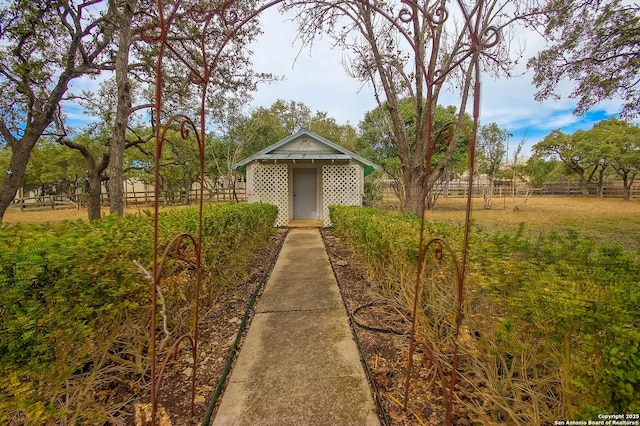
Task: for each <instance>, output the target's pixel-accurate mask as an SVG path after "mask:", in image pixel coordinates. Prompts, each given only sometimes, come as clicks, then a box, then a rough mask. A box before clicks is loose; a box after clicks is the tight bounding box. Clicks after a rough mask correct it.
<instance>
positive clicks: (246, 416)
mask: <svg viewBox="0 0 640 426" xmlns="http://www.w3.org/2000/svg"><path fill="white" fill-rule="evenodd" d="M212 424H213V425H223V426H230V425H242V426H245V425H252V426H258V425H278V426H281V425H323V426H325V425H357V426H365V425H379V424H380V423H379V420H378V416H377V414H376V409H375V404H374V402H373V397H372V395H371V389H370V387H369V383H368V381H367V379H366V376H365V374H364V370H363V367H362V364H361V363H360V357H359V354H358V351H357V348H356V344H355V342H354V340H353V336H352V333H351V329H350V328H349V322H348V318H347V313H346V311H345V308H344V305H343V303H342V298H341V297H340V293H339V290H338V285H337V283H336V280H335V277H334V275H333V271H332V270H331V265H330V263H329V258H328V257H327V253H326V250H325V247H324V244H323V242H322V239H321V237H320V232H319V230H318V229H304V228H296V229H292V230H291V231H290V232H289V234H288V236H287V239H286V240H285V243H284V246H283V247H282V250H281V252H280V256H279V257H278V260H277V262H276V264H275V267H274V269H273V271H272V273H271V277H270V278H269V281H268V282H267V285H266V286H265V290H264V293H263V295H262V297H261V298H260V300H259V301H258V303H257V304H256V315H255V317H254V318H253V320H252V322H251V326H250V327H249V331H248V333H247V336H246V339H245V342H244V344H243V345H242V348H241V349H240V354H239V356H238V360H237V361H236V364H235V366H234V368H233V371H232V373H231V376H230V378H229V382H228V384H227V388H226V390H225V392H224V394H223V395H222V403H221V404H220V407H219V408H218V411H217V414H216V416H215V419H214V420H213V423H212Z"/></svg>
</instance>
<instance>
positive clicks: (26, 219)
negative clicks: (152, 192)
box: [2, 206, 153, 224]
mask: <svg viewBox="0 0 640 426" xmlns="http://www.w3.org/2000/svg"><path fill="white" fill-rule="evenodd" d="M143 210H153V206H138V207H130V208H127V209H126V210H125V213H139V212H141V211H143ZM107 214H109V208H103V209H102V215H103V216H104V215H107ZM77 219H85V220H86V219H87V209H79V210H78V209H56V210H52V209H50V208H47V209H37V210H25V211H21V210H20V209H17V208H10V209H8V210H7V211H6V213H5V215H4V219H3V221H2V222H3V223H5V224H16V223H55V222H62V221H64V220H77Z"/></svg>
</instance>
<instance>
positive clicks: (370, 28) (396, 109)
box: [286, 0, 514, 215]
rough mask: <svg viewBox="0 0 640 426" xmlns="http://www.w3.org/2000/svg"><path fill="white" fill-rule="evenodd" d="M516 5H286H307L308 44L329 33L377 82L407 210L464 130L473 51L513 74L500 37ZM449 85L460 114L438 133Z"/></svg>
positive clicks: (358, 73) (305, 1) (355, 68)
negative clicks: (410, 119) (408, 114)
mask: <svg viewBox="0 0 640 426" xmlns="http://www.w3.org/2000/svg"><path fill="white" fill-rule="evenodd" d="M454 3H455V4H454ZM513 3H514V2H509V1H506V0H491V1H486V2H477V3H473V6H471V7H469V8H467V7H464V8H462V9H461V8H458V6H456V5H462V4H463V3H462V2H451V1H446V0H439V1H435V2H434V1H417V2H415V3H414V4H413V7H411V8H408V7H407V3H404V2H403V3H402V4H400V3H399V4H400V5H399V6H392V5H389V4H387V3H386V2H383V1H377V0H372V1H365V0H363V1H344V0H333V1H323V2H316V1H313V0H301V1H295V0H294V1H292V2H290V3H288V4H287V6H286V7H287V8H293V7H302V9H301V10H300V11H298V13H297V19H298V21H299V27H300V32H301V39H302V41H303V42H304V43H307V44H309V45H312V43H313V41H314V39H315V37H316V36H317V35H318V34H321V33H325V32H327V33H329V34H330V35H331V36H332V37H333V39H334V41H335V44H336V45H337V46H341V47H343V48H344V49H345V51H347V52H349V55H350V56H349V59H348V60H346V61H345V62H346V63H347V68H348V72H349V73H350V75H352V76H353V77H355V78H357V79H359V80H361V81H362V82H363V83H368V84H371V85H372V86H373V88H374V90H375V95H376V99H377V101H378V104H379V105H381V106H384V108H385V109H386V111H387V113H388V114H387V117H386V118H387V120H388V125H389V128H391V129H392V131H391V139H392V140H391V142H392V143H393V144H394V145H395V146H396V147H397V151H398V157H399V159H400V162H401V174H402V184H403V192H404V194H405V200H404V201H405V202H404V205H403V206H402V207H403V209H404V210H407V211H411V212H414V213H416V214H419V215H420V214H421V211H422V209H423V208H424V199H425V196H426V195H428V193H429V191H430V190H431V189H432V188H433V186H434V184H435V183H436V182H437V181H438V180H439V179H440V177H441V176H442V174H443V172H444V171H445V169H446V166H447V164H448V163H449V161H450V160H451V158H452V156H453V153H454V152H455V149H456V146H457V144H458V139H459V137H460V136H461V135H463V134H464V133H465V132H466V131H467V130H466V129H464V126H463V123H464V118H465V113H466V109H467V101H468V99H469V95H470V93H471V89H472V87H473V82H474V78H475V77H474V73H473V61H472V58H473V56H474V55H476V54H477V55H478V57H479V60H480V61H481V63H482V64H483V66H484V69H485V70H491V71H493V72H500V71H503V72H508V70H509V69H510V68H511V67H512V65H513V63H512V62H511V61H510V60H509V52H508V49H507V48H506V46H505V45H497V46H496V43H497V41H498V35H499V32H500V30H501V28H502V27H505V26H506V25H508V24H509V23H510V22H512V21H513V18H511V17H509V16H507V13H506V8H507V7H508V6H509V7H511V9H510V10H511V11H512V12H513ZM448 8H451V9H453V8H457V10H459V11H460V12H462V13H452V12H451V11H449V10H448ZM406 46H409V48H407V47H406ZM494 46H495V47H494ZM492 48H493V49H492ZM449 88H452V89H454V90H455V91H456V93H457V94H459V100H460V101H459V105H458V108H457V111H458V118H457V120H456V121H455V122H454V123H450V125H447V126H445V127H444V128H442V129H440V130H439V131H434V128H433V121H434V114H435V111H436V107H437V106H438V102H439V100H440V97H441V95H442V93H443V92H444V91H445V90H446V89H449ZM403 98H411V99H413V108H414V111H415V117H416V118H415V120H416V122H415V132H411V133H410V132H408V131H407V126H406V125H405V122H404V120H403V116H402V114H401V109H400V105H399V104H400V100H401V99H403ZM436 143H444V144H446V146H447V149H446V151H445V153H444V155H442V156H439V158H438V159H437V161H436V159H435V158H434V157H433V155H432V154H433V152H434V146H435V144H436ZM432 163H433V164H432ZM429 199H431V198H429Z"/></svg>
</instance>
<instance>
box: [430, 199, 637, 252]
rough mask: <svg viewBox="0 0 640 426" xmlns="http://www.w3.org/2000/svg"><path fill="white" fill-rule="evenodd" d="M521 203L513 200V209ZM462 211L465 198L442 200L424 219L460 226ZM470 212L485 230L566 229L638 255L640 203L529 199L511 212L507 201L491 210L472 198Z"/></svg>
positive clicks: (495, 202)
mask: <svg viewBox="0 0 640 426" xmlns="http://www.w3.org/2000/svg"><path fill="white" fill-rule="evenodd" d="M523 201H524V199H522V198H520V199H516V205H518V206H520V205H521V204H522V202H523ZM505 204H506V206H505ZM465 207H466V199H464V198H441V199H439V200H438V201H437V203H436V207H435V209H433V210H430V211H427V212H426V217H427V219H430V220H438V221H448V222H460V221H463V220H464V217H465ZM472 209H473V210H472V219H473V220H474V221H475V222H476V223H478V224H479V225H481V226H483V227H484V228H485V229H488V230H503V231H514V230H517V229H518V227H519V226H520V224H524V226H525V230H526V231H527V232H528V233H529V234H532V235H537V234H539V233H541V232H542V233H546V232H549V231H552V230H557V231H561V230H567V229H569V230H572V231H576V232H578V233H579V234H580V235H584V236H588V237H591V238H595V239H597V240H600V241H609V242H617V243H620V244H622V245H624V246H625V247H626V248H627V249H630V250H633V251H637V252H638V253H640V199H634V200H631V201H628V202H624V201H622V200H621V199H619V198H605V199H601V198H581V197H552V196H544V197H531V198H529V200H528V201H527V203H526V205H525V206H524V207H521V208H520V209H519V210H517V211H514V210H513V202H512V200H511V199H510V198H507V200H506V203H505V202H504V200H503V199H501V198H500V199H494V200H493V207H492V209H491V210H486V209H485V208H484V202H483V200H482V199H480V198H475V199H473V202H472Z"/></svg>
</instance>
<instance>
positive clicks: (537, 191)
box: [383, 180, 640, 198]
mask: <svg viewBox="0 0 640 426" xmlns="http://www.w3.org/2000/svg"><path fill="white" fill-rule="evenodd" d="M487 188H488V184H487V183H475V184H474V185H473V189H472V194H471V195H472V196H475V197H481V196H482V195H483V194H485V193H486V192H487ZM587 189H588V191H589V195H590V196H594V197H595V196H596V195H597V193H598V191H597V186H596V185H589V186H588V187H587ZM436 191H439V196H440V197H444V198H447V197H466V196H467V194H468V192H469V187H468V184H467V182H466V181H462V180H460V181H452V182H449V183H442V184H440V185H438V186H437V187H436ZM515 191H516V194H515V195H516V196H524V195H526V194H527V193H528V194H529V195H555V196H565V197H582V196H583V193H582V187H580V186H579V185H578V184H577V183H574V182H553V183H546V184H544V185H543V186H542V187H540V188H532V187H531V186H530V185H529V184H528V183H526V182H517V183H516V185H515ZM383 195H384V197H385V198H388V197H394V198H395V192H394V188H393V183H392V182H390V181H387V182H386V184H385V187H384V194H383ZM512 195H513V186H512V185H511V182H506V183H503V184H497V185H495V186H494V189H493V197H495V198H500V197H505V196H506V197H510V196H512ZM623 195H624V191H623V187H622V182H619V181H611V182H606V183H605V185H604V187H603V190H602V196H603V197H604V198H623ZM631 198H640V182H638V183H634V184H633V186H632V187H631Z"/></svg>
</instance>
